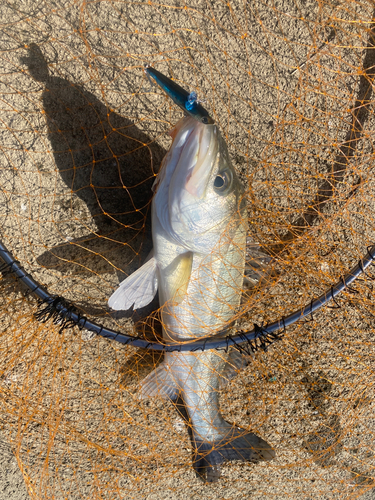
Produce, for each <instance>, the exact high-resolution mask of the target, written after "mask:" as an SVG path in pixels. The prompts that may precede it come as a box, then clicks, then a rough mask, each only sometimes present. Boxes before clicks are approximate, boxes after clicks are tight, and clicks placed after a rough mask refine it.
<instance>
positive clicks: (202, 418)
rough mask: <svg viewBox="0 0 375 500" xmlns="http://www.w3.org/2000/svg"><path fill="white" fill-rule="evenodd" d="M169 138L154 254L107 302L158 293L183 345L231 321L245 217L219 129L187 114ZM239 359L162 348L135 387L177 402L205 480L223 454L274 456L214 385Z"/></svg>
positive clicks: (167, 329)
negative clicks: (232, 414) (228, 412)
mask: <svg viewBox="0 0 375 500" xmlns="http://www.w3.org/2000/svg"><path fill="white" fill-rule="evenodd" d="M170 135H171V136H172V138H173V143H172V146H171V149H170V150H169V152H168V153H167V155H166V156H165V158H164V160H163V163H162V166H161V170H160V173H159V175H158V177H157V179H156V181H155V184H154V188H153V189H154V191H155V196H154V198H153V203H152V238H153V245H154V249H153V254H152V255H150V257H149V260H148V261H147V262H146V263H145V264H144V265H143V266H142V267H141V268H140V269H138V270H137V271H136V272H135V273H133V274H132V275H130V276H129V277H128V278H127V279H126V280H125V281H123V282H122V283H121V285H120V287H119V288H118V289H117V290H116V291H115V293H114V294H113V295H112V296H111V298H110V299H109V301H108V304H109V306H110V307H111V308H112V309H117V310H118V309H128V308H129V307H131V306H134V307H135V308H138V307H143V306H145V305H146V304H148V303H149V302H150V301H151V300H152V299H153V297H154V296H155V294H156V292H157V289H159V299H160V304H161V305H162V307H161V317H162V323H163V336H164V338H165V339H166V340H168V341H172V342H173V341H176V342H183V341H184V340H185V341H186V340H192V339H195V338H197V337H207V336H212V335H223V334H224V333H225V332H226V331H227V330H228V328H229V327H230V325H231V322H232V321H233V317H234V315H235V314H236V312H237V309H238V306H239V305H240V299H241V289H242V284H243V279H244V267H245V247H246V232H247V213H246V205H245V197H244V189H243V186H242V185H241V182H240V181H239V179H238V177H237V175H236V172H235V170H234V168H233V167H232V165H231V163H230V160H229V155H228V150H227V147H226V144H225V142H224V140H223V139H222V137H221V136H220V133H219V130H218V128H217V126H216V125H214V124H212V125H206V124H203V123H200V122H199V121H197V120H195V119H194V118H192V117H190V116H185V117H184V118H182V119H181V120H180V121H179V122H178V123H177V125H176V126H175V128H174V129H173V130H172V131H171V133H170ZM241 363H242V361H241V356H240V355H239V353H238V352H237V351H232V353H225V352H224V351H220V352H219V351H217V350H208V351H204V352H199V353H198V352H184V353H181V352H171V353H169V352H168V353H166V354H165V357H164V361H163V362H162V363H161V364H160V365H159V366H158V367H157V368H156V369H155V370H154V371H153V372H151V373H150V374H149V375H148V376H147V377H146V379H145V380H144V381H143V382H142V384H141V388H140V396H141V397H142V398H146V397H154V396H159V397H164V398H169V399H171V400H172V401H175V402H176V401H177V400H179V398H181V399H182V400H183V402H184V406H185V409H186V418H187V419H188V421H189V424H190V426H191V435H192V441H193V445H194V457H193V463H194V469H195V470H196V472H197V473H198V474H199V475H200V476H201V477H202V478H204V479H206V481H214V480H216V479H217V478H218V477H219V473H220V472H219V471H220V467H219V466H220V464H221V463H222V462H224V461H226V460H246V461H259V460H270V459H272V458H273V457H274V451H273V450H272V448H271V446H270V445H269V444H268V443H267V442H266V441H264V440H263V439H261V438H259V437H258V436H256V435H255V434H252V433H248V432H247V431H246V430H244V429H240V428H238V427H235V426H233V425H232V424H230V423H228V422H226V421H225V420H224V419H223V417H222V415H221V413H220V408H219V389H220V387H221V386H222V385H223V381H225V379H228V378H230V376H231V373H232V374H233V373H234V371H235V368H238V367H241Z"/></svg>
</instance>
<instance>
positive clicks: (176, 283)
mask: <svg viewBox="0 0 375 500" xmlns="http://www.w3.org/2000/svg"><path fill="white" fill-rule="evenodd" d="M192 265H193V253H192V252H186V253H183V254H181V255H179V256H178V257H176V258H175V259H174V260H173V262H172V263H171V264H170V265H169V266H168V268H167V269H166V273H167V274H168V280H167V296H166V300H172V301H173V302H174V303H175V304H180V303H181V302H182V301H183V300H184V297H185V295H186V292H187V288H188V285H189V280H190V275H191V268H192Z"/></svg>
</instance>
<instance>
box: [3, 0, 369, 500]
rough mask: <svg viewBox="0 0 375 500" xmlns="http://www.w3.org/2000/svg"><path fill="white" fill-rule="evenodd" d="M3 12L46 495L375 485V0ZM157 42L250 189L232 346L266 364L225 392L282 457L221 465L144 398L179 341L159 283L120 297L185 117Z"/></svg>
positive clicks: (24, 429)
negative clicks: (211, 479) (139, 300)
mask: <svg viewBox="0 0 375 500" xmlns="http://www.w3.org/2000/svg"><path fill="white" fill-rule="evenodd" d="M0 9H1V40H2V47H1V80H0V82H1V83H0V85H1V116H0V123H1V125H0V126H1V142H0V147H1V160H0V161H1V163H0V241H1V244H2V247H1V248H2V253H1V255H0V257H2V261H0V265H1V270H2V275H1V281H0V295H1V299H0V300H1V302H0V332H1V336H0V377H1V379H0V398H1V417H0V422H1V429H2V436H3V439H6V440H7V441H8V442H9V444H10V446H11V448H12V450H13V452H14V454H15V456H16V458H17V462H18V466H19V468H20V470H21V472H22V474H23V477H24V480H25V483H26V486H27V490H28V494H29V495H30V498H34V499H45V498H48V499H52V498H54V499H87V498H92V499H119V498H124V499H125V498H126V499H127V498H135V499H137V498H148V499H150V500H151V499H165V498H170V499H175V498H176V499H177V498H181V499H183V498H191V499H198V498H202V497H203V498H207V499H217V498H228V499H237V498H249V497H250V496H251V498H254V499H257V498H259V499H260V498H262V499H264V498H266V499H271V498H277V499H284V498H285V499H295V498H301V499H306V500H307V499H310V498H313V497H314V498H316V497H317V498H327V499H342V498H362V499H370V498H373V496H371V495H374V491H375V490H374V478H375V470H374V467H375V458H374V451H373V450H374V444H375V443H374V441H375V434H374V428H375V422H374V417H373V415H374V409H375V408H374V405H375V402H374V389H373V388H374V380H375V379H374V369H373V366H374V361H375V345H374V330H373V329H374V317H375V316H374V315H375V301H374V296H373V287H374V281H373V280H374V277H375V273H374V269H373V267H372V266H371V262H372V260H373V257H374V256H375V251H374V250H373V249H372V248H371V247H372V245H374V243H375V231H374V229H375V216H374V213H375V181H374V179H373V177H374V173H375V172H374V166H373V158H374V152H373V137H374V133H375V115H374V100H375V97H374V91H373V85H374V77H375V69H374V68H375V28H374V21H375V11H374V5H373V3H372V2H370V1H364V0H363V1H356V2H355V1H351V0H345V1H340V0H329V1H326V2H315V1H307V2H298V1H292V0H289V1H287V0H278V1H274V2H261V1H258V0H256V1H253V2H220V1H215V2H203V1H201V2H198V1H197V2H193V3H192V4H188V3H186V4H185V3H182V2H179V1H176V2H172V1H171V2H169V3H168V2H167V3H155V2H153V1H152V0H150V1H148V2H144V3H142V2H121V1H110V2H109V1H107V2H106V1H92V2H86V1H68V0H66V1H65V0H58V1H54V2H51V1H49V2H46V1H42V0H38V1H33V2H24V1H21V0H14V1H4V2H2V3H1V6H0ZM146 63H148V64H152V65H153V66H154V67H155V68H157V69H158V70H159V71H161V72H162V73H163V74H165V75H167V76H168V77H170V78H173V79H174V80H175V81H177V83H179V84H180V85H181V86H183V87H184V88H185V89H187V90H189V91H192V90H194V91H196V92H197V94H198V97H199V99H200V100H202V101H203V102H204V106H205V107H206V108H207V109H208V111H209V112H210V114H211V116H212V117H213V118H214V119H215V122H216V123H217V125H218V126H219V128H220V130H221V133H222V136H223V137H224V139H225V141H226V143H227V145H228V149H229V154H230V157H231V159H232V162H233V164H234V166H235V168H236V170H237V172H238V175H239V177H240V178H241V181H242V183H243V184H244V186H245V188H246V200H247V210H248V226H249V227H248V234H247V245H246V260H247V262H246V271H245V274H246V278H245V281H244V287H243V288H244V289H243V294H242V301H241V306H240V309H239V311H236V314H235V317H234V319H235V324H234V326H233V328H232V330H230V331H229V333H230V335H231V337H232V338H235V339H237V340H236V341H235V342H234V343H231V345H230V346H229V345H227V347H228V348H229V349H230V350H231V351H233V349H236V352H240V353H243V354H244V357H246V356H247V358H248V361H247V363H246V364H247V366H246V367H244V368H243V369H240V370H235V372H236V373H235V374H234V375H235V376H233V377H231V378H230V380H228V382H227V384H224V385H223V387H222V390H221V391H220V405H221V412H222V414H223V416H224V418H225V419H226V420H227V421H228V422H231V423H233V424H234V425H235V426H238V427H241V428H242V429H245V430H247V431H249V432H254V433H256V434H257V435H258V436H260V437H262V438H263V439H265V440H266V441H267V442H268V443H270V444H271V445H272V447H273V448H274V450H275V454H276V456H275V458H274V459H273V460H271V461H267V462H259V463H255V464H253V463H248V462H238V461H236V462H228V463H225V464H224V465H223V466H222V471H221V478H220V479H219V480H218V481H217V482H215V483H212V484H205V483H204V482H202V480H201V479H200V478H198V477H196V474H195V472H194V469H193V467H192V460H193V457H194V450H193V444H192V441H191V439H190V437H189V432H188V430H189V429H188V427H189V426H188V425H187V424H188V423H187V422H185V420H184V418H183V414H182V413H181V411H178V408H176V405H175V404H174V403H172V402H169V401H165V400H162V399H161V398H158V397H155V398H145V399H140V398H139V396H138V388H139V384H140V383H141V382H142V380H144V379H145V377H146V376H147V375H148V374H149V373H151V372H152V370H153V369H155V367H157V366H159V365H160V363H161V361H162V359H163V352H162V350H161V349H159V350H157V346H158V345H161V344H162V343H163V340H162V337H161V321H160V318H161V316H160V309H159V303H158V300H157V298H156V299H155V300H154V301H153V302H152V303H151V304H150V305H149V306H146V307H144V308H142V309H139V310H136V311H133V310H130V311H119V312H113V311H111V310H110V309H109V308H108V306H107V301H108V298H109V297H110V295H111V294H112V293H113V291H114V290H115V289H116V288H117V286H118V284H119V282H120V281H122V280H123V279H124V278H126V277H127V276H128V275H130V274H131V273H132V272H133V271H135V270H136V269H138V268H139V267H140V266H141V265H142V264H143V262H144V261H145V259H146V258H147V255H148V253H149V251H150V250H151V248H152V240H151V218H150V212H151V197H152V191H151V187H152V185H153V182H154V180H155V176H156V175H157V173H158V170H159V167H160V163H161V161H162V158H163V157H164V156H165V154H166V152H167V150H168V149H169V147H170V144H171V139H170V137H169V136H168V134H167V132H168V131H169V130H170V129H171V128H172V127H173V126H174V125H175V124H176V122H177V121H178V120H179V119H180V118H181V116H182V111H181V110H180V109H179V108H177V107H176V106H175V105H174V104H173V103H172V101H171V100H170V99H168V98H167V97H166V96H165V94H164V93H163V92H162V91H161V90H160V89H158V88H157V87H155V86H154V87H151V88H150V83H149V81H148V80H147V78H146V76H145V73H144V65H145V64H146ZM3 262H4V265H2V263H3ZM364 263H365V264H366V265H364ZM367 264H370V265H369V266H368V267H367V268H366V269H364V267H366V266H367ZM355 266H357V268H356V269H357V271H358V273H357V275H358V278H357V279H356V280H355V281H353V282H352V283H350V281H351V280H350V277H351V276H352V275H353V274H351V272H350V270H351V269H353V268H354V267H355ZM362 269H364V272H362ZM22 276H23V277H26V280H25V279H23V280H21V279H20V277H22ZM28 277H29V278H31V281H30V280H29V281H28V282H27V279H29V278H28ZM343 277H344V279H343ZM33 280H34V281H33ZM25 281H26V282H27V283H26V285H28V286H25V283H24V282H25ZM338 283H339V284H340V283H341V285H342V286H341V288H340V293H339V294H337V295H336V288H335V286H336V285H337V284H338ZM341 289H342V290H341ZM41 290H45V291H46V293H48V297H50V298H51V297H52V299H53V300H54V302H52V301H51V300H45V301H44V302H42V301H40V300H39V302H38V298H37V297H36V296H35V293H34V294H33V293H32V291H34V292H35V291H37V292H40V291H41ZM43 293H44V292H43ZM322 294H323V295H324V294H325V297H326V299H327V300H326V301H325V303H324V304H323V306H322V307H319V308H316V307H315V305H316V303H314V300H315V299H316V298H317V297H319V296H321V295H322ZM335 295H336V296H335ZM334 296H335V298H334V300H333V297H334ZM40 298H42V299H43V296H41V294H39V299H40ZM44 298H45V297H44ZM323 302H324V301H323ZM314 304H315V305H314ZM313 305H314V307H312V306H313ZM309 307H310V310H309ZM302 308H305V311H304V314H303V315H301V314H297V316H298V317H299V321H297V322H294V323H293V324H291V325H289V324H286V323H287V322H285V318H288V317H289V316H290V315H291V314H292V313H294V312H295V311H299V310H301V309H302ZM315 309H316V310H315ZM59 311H60V312H61V311H62V314H59ZM310 312H313V314H309V313H310ZM90 322H91V323H90ZM275 322H276V323H277V325H278V328H277V329H275V333H274V334H273V336H267V335H266V333H265V332H266V330H265V329H266V327H267V325H270V324H272V323H275ZM76 323H78V325H79V326H75V324H76ZM90 324H95V325H99V326H98V328H97V329H96V330H95V329H94V331H93V328H88V327H87V325H90ZM95 331H96V333H95ZM105 331H111V332H114V333H113V334H111V335H107V338H105V337H106V336H105V335H104V336H103V335H102V334H103V332H105ZM254 331H255V335H253V336H252V340H250V339H249V338H246V337H244V336H245V335H247V333H248V332H254ZM98 333H99V334H98ZM239 335H240V336H241V335H242V336H243V337H242V343H241V338H239ZM127 336H131V337H133V338H136V339H140V341H141V342H138V344H137V342H133V341H132V342H129V343H128V344H126V343H125V344H124V343H123V342H122V341H123V340H124V339H125V340H126V339H127V338H128V337H127ZM236 336H237V337H236ZM108 337H109V338H108ZM255 337H257V339H255V340H254V338H255ZM121 339H122V341H120V342H118V341H117V340H121ZM208 340H209V339H208ZM274 340H278V341H277V342H273V341H274ZM271 341H272V344H271V345H269V346H268V344H270V342H271ZM228 342H229V341H228V339H227V343H228ZM229 343H230V342H229ZM139 346H141V347H139ZM239 346H240V347H239ZM267 346H268V349H267ZM151 347H152V348H151ZM253 351H255V352H254V353H253ZM217 352H218V353H219V354H220V352H224V351H217ZM219 354H218V355H219ZM228 378H229V377H228Z"/></svg>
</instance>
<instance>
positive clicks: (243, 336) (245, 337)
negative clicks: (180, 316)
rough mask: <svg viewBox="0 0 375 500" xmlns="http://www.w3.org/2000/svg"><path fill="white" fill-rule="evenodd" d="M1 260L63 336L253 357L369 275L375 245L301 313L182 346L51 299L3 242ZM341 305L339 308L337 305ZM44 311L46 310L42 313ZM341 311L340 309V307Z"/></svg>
mask: <svg viewBox="0 0 375 500" xmlns="http://www.w3.org/2000/svg"><path fill="white" fill-rule="evenodd" d="M0 259H1V260H2V261H3V262H4V264H3V266H0V272H4V271H8V272H10V273H12V274H13V275H14V276H16V278H17V279H19V280H20V281H21V282H22V283H23V284H24V285H25V286H26V287H27V289H28V291H29V293H31V294H32V295H34V296H35V297H37V298H38V299H39V303H40V310H39V312H38V313H36V314H35V317H36V318H37V319H38V320H39V321H42V322H46V321H48V320H49V319H52V320H53V322H54V323H55V324H56V325H59V326H60V332H61V331H63V330H64V329H65V328H69V327H72V326H78V328H80V329H81V330H82V329H86V330H88V331H90V332H93V333H96V334H97V335H100V336H101V337H104V338H106V339H109V340H114V341H116V342H120V343H121V344H126V345H132V346H134V347H141V348H143V349H151V350H155V351H164V352H174V351H177V352H195V351H202V352H203V351H205V350H209V349H224V350H226V351H227V350H228V349H229V348H230V347H235V348H236V349H238V350H239V351H241V352H245V353H247V354H251V353H253V352H255V351H257V350H259V349H263V350H266V349H267V347H268V346H269V345H270V344H272V343H273V342H275V341H276V340H279V339H280V338H281V337H282V334H280V333H277V332H280V331H283V332H284V331H285V329H286V328H287V327H288V326H291V325H293V324H294V323H296V322H298V321H300V320H303V319H305V318H306V317H307V316H310V315H312V314H313V313H314V312H316V311H318V310H319V309H321V308H322V307H323V306H325V305H327V303H328V302H329V301H331V300H333V301H334V300H335V297H337V295H339V294H340V293H341V292H342V291H343V290H345V289H349V290H350V288H349V285H351V283H353V282H354V281H355V280H356V279H357V278H358V277H359V276H361V275H362V274H365V271H366V269H367V268H368V267H369V266H370V265H371V264H372V263H373V261H374V260H375V245H373V246H369V247H368V248H367V252H366V254H365V255H364V256H363V257H362V258H361V259H360V260H359V261H358V264H357V265H356V266H354V267H353V268H352V269H351V270H350V271H349V272H348V273H347V274H346V275H345V276H344V277H343V278H341V279H340V280H339V281H338V282H337V283H336V284H335V285H333V286H331V288H330V289H328V290H326V291H325V292H324V293H323V294H321V295H320V296H319V297H317V298H315V299H312V300H311V302H310V303H309V304H307V305H306V306H304V307H302V308H300V309H297V310H296V311H294V312H292V313H291V314H289V315H288V316H286V317H282V318H281V319H279V320H277V321H274V322H273V323H271V324H269V325H265V326H258V325H254V328H253V329H252V330H249V331H246V332H244V331H240V332H239V333H237V334H236V335H227V336H225V337H223V336H221V337H220V338H217V336H216V337H209V338H207V337H206V338H204V339H197V340H194V341H186V342H182V341H181V343H173V344H172V343H165V344H164V343H160V342H149V341H147V340H144V339H142V338H139V337H134V336H132V335H127V334H125V333H121V332H118V331H115V330H112V329H110V328H106V327H105V326H103V325H100V324H99V323H96V322H95V321H91V320H90V319H88V318H87V317H86V316H82V315H81V314H79V312H77V310H76V309H75V307H74V305H73V304H70V303H69V302H68V301H66V300H65V299H64V298H63V297H59V296H55V295H51V294H50V293H48V291H47V290H46V289H45V288H44V287H43V286H42V285H40V284H39V283H38V282H37V281H35V280H34V279H33V278H32V276H31V275H30V274H28V273H26V271H25V270H24V269H23V268H22V265H21V264H20V262H18V261H17V260H16V259H15V258H14V257H13V255H12V254H11V252H9V250H7V248H6V247H5V245H4V244H3V243H2V242H1V241H0ZM336 305H337V304H336ZM43 306H45V307H44V309H42V308H43ZM337 307H340V306H338V305H337Z"/></svg>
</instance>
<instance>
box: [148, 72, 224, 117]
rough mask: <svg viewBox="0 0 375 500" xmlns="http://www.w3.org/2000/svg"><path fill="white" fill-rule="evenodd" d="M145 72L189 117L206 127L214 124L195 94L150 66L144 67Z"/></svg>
mask: <svg viewBox="0 0 375 500" xmlns="http://www.w3.org/2000/svg"><path fill="white" fill-rule="evenodd" d="M145 72H146V75H147V77H148V78H150V77H151V78H153V79H154V80H155V82H156V83H157V84H158V85H159V87H161V88H162V89H163V90H164V91H165V92H166V94H167V95H168V96H169V97H170V98H171V99H172V100H173V102H174V103H175V104H177V106H179V107H180V108H181V109H183V110H184V111H185V112H186V113H188V114H189V115H190V116H192V117H193V118H195V119H196V120H198V121H199V122H201V123H205V124H206V125H212V124H213V123H215V122H214V120H213V119H212V118H211V117H210V115H209V114H208V112H207V111H206V110H205V109H204V107H203V106H202V105H201V104H200V103H199V102H198V97H197V94H196V93H195V92H190V93H189V92H187V91H186V90H185V89H183V88H182V87H180V86H179V85H177V83H175V82H174V81H173V80H171V79H170V78H168V77H167V76H165V75H163V74H162V73H160V71H158V70H157V69H154V68H151V66H146V67H145Z"/></svg>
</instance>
